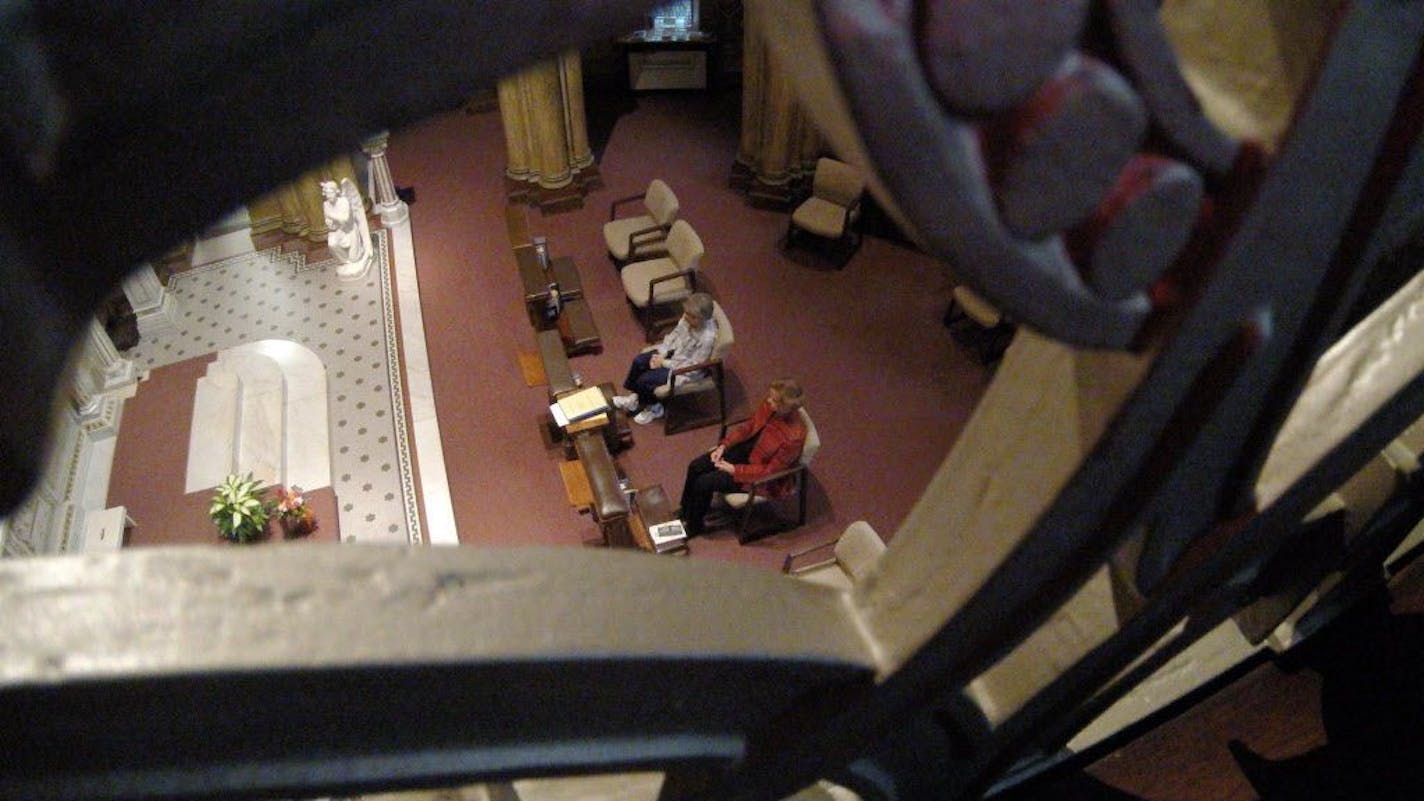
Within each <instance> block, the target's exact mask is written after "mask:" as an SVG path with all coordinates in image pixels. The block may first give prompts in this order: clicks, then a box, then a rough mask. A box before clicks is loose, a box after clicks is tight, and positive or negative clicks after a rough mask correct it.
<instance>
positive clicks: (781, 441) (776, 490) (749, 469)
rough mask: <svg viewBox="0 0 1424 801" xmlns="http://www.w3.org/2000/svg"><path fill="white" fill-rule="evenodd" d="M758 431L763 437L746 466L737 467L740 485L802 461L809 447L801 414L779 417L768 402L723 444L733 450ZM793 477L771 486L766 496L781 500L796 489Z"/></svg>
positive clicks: (727, 437) (767, 489)
mask: <svg viewBox="0 0 1424 801" xmlns="http://www.w3.org/2000/svg"><path fill="white" fill-rule="evenodd" d="M757 432H761V436H759V437H757V441H756V445H754V446H752V452H751V454H750V455H749V456H748V457H747V464H739V465H736V470H735V472H733V473H732V478H734V479H736V481H737V483H738V484H742V485H747V484H750V483H751V482H753V481H756V480H757V479H759V478H761V477H762V476H765V475H769V474H771V473H775V472H777V471H778V470H785V469H786V468H788V467H791V466H792V465H794V464H796V461H797V460H798V459H800V458H801V448H802V447H803V446H804V445H805V444H806V424H805V423H804V422H802V420H801V415H800V414H799V413H792V414H790V415H788V416H786V417H780V416H777V415H776V414H775V412H774V411H773V410H772V407H771V404H770V403H768V402H767V401H766V400H765V399H763V400H762V402H761V405H760V406H758V407H757V410H756V413H754V414H753V415H752V416H751V418H750V419H748V420H746V421H744V422H742V423H739V424H737V425H735V426H733V427H732V428H730V429H728V431H727V436H725V437H723V438H722V442H721V444H722V445H723V446H726V447H731V446H732V445H736V444H737V443H739V442H745V441H747V440H748V439H750V438H752V437H754V436H756V435H757ZM792 478H793V477H792V476H787V477H786V478H785V479H782V480H780V481H775V482H772V483H771V484H768V485H767V486H766V492H767V495H768V496H769V497H773V498H779V497H781V496H783V495H785V494H787V493H788V492H791V490H792V487H793V486H794V483H793V481H792ZM743 488H745V486H744V487H743Z"/></svg>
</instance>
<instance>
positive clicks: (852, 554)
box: [781, 520, 885, 590]
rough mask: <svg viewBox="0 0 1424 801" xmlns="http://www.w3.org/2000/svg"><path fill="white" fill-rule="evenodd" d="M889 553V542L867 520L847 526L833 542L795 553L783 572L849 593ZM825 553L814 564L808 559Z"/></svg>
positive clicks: (788, 557)
mask: <svg viewBox="0 0 1424 801" xmlns="http://www.w3.org/2000/svg"><path fill="white" fill-rule="evenodd" d="M883 553H885V540H882V539H881V538H880V534H879V533H877V532H876V531H875V529H874V528H871V526H870V524H869V523H867V522H865V521H864V520H857V521H855V522H854V523H851V524H850V525H849V526H846V529H845V531H843V532H841V535H840V536H839V537H837V538H835V539H833V540H829V541H827V542H822V543H819V544H816V545H812V546H810V547H809V548H802V549H800V550H796V551H792V552H791V553H788V554H787V555H786V559H785V560H783V561H782V563H781V572H782V573H785V574H787V575H789V576H795V577H796V578H798V579H802V580H803V581H811V582H814V583H816V584H824V585H825V586H827V587H834V588H836V589H838V590H849V589H850V588H851V587H852V586H853V585H854V584H855V582H857V581H859V580H860V579H861V578H862V577H863V576H864V575H865V574H866V573H868V572H870V567H871V565H874V564H875V563H876V561H877V560H879V559H880V555H881V554H883ZM812 554H821V555H822V558H821V559H819V560H817V561H811V560H809V559H807V558H806V557H809V556H811V555H812Z"/></svg>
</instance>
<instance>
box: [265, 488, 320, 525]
mask: <svg viewBox="0 0 1424 801" xmlns="http://www.w3.org/2000/svg"><path fill="white" fill-rule="evenodd" d="M273 492H275V493H276V495H277V514H278V515H280V516H282V517H284V518H287V519H292V520H295V519H302V518H305V517H306V516H307V515H310V514H311V510H310V509H308V508H307V499H306V497H305V496H303V495H302V488H301V487H298V486H297V485H295V484H293V485H292V486H290V487H281V486H278V487H274V488H273Z"/></svg>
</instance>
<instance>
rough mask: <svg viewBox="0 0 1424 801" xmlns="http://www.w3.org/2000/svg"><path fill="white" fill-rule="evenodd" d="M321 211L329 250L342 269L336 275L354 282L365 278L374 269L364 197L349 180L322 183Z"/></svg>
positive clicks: (339, 268)
mask: <svg viewBox="0 0 1424 801" xmlns="http://www.w3.org/2000/svg"><path fill="white" fill-rule="evenodd" d="M321 195H322V198H323V201H322V204H321V208H322V212H323V214H325V215H326V229H327V234H326V246H327V248H329V249H330V250H331V253H332V255H334V256H335V257H336V258H337V259H338V260H339V261H340V262H341V265H340V266H338V267H337V268H336V274H337V275H338V276H340V277H341V278H342V279H344V280H349V281H354V280H357V279H359V278H362V277H364V276H365V275H366V271H367V270H368V269H370V267H371V224H370V223H369V222H367V220H366V207H365V205H364V204H363V203H362V202H361V193H360V192H359V191H358V190H357V189H356V184H355V183H354V182H353V181H352V180H351V179H350V178H342V179H341V184H340V185H339V186H338V185H337V183H336V182H335V181H322V182H321Z"/></svg>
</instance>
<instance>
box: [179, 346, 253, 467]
mask: <svg viewBox="0 0 1424 801" xmlns="http://www.w3.org/2000/svg"><path fill="white" fill-rule="evenodd" d="M208 370H209V372H208V375H205V376H203V377H202V378H199V379H198V383H197V386H196V387H195V388H194V390H193V425H192V428H190V429H189V432H188V468H187V477H186V479H185V481H184V489H183V491H184V492H198V491H200V490H205V489H209V488H211V487H215V486H217V485H218V484H221V483H222V480H223V479H224V478H226V477H227V475H228V473H231V472H232V471H233V468H234V467H236V466H237V459H236V445H237V427H238V413H239V410H240V409H241V406H242V399H241V396H242V382H241V380H239V379H238V377H237V376H236V375H233V374H232V373H230V372H223V371H217V372H214V371H213V369H212V367H211V366H210V367H209V368H208Z"/></svg>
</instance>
